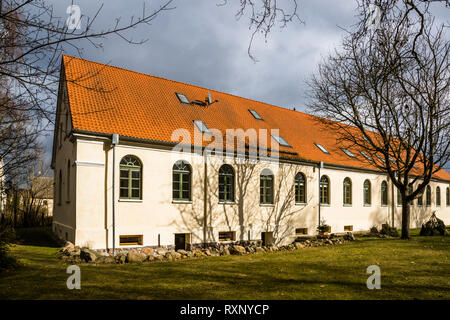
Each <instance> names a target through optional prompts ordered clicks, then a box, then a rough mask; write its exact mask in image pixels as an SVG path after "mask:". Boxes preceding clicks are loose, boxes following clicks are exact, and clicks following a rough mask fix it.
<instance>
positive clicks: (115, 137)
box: [111, 133, 119, 256]
mask: <svg viewBox="0 0 450 320" xmlns="http://www.w3.org/2000/svg"><path fill="white" fill-rule="evenodd" d="M118 143H119V135H118V134H117V133H113V135H112V139H111V144H112V149H113V159H112V197H111V198H112V245H113V256H115V255H116V201H115V199H114V194H115V191H116V184H115V182H116V145H117V144H118Z"/></svg>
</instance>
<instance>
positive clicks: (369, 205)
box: [363, 204, 372, 207]
mask: <svg viewBox="0 0 450 320" xmlns="http://www.w3.org/2000/svg"><path fill="white" fill-rule="evenodd" d="M371 206H372V205H371V204H365V205H363V207H371Z"/></svg>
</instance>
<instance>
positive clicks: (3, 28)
mask: <svg viewBox="0 0 450 320" xmlns="http://www.w3.org/2000/svg"><path fill="white" fill-rule="evenodd" d="M171 2H172V0H167V1H166V2H165V3H164V4H163V5H162V6H161V7H159V8H157V9H155V10H153V11H151V12H147V10H146V8H145V5H144V6H143V9H142V12H141V13H140V14H139V15H138V16H131V17H130V20H129V21H126V22H122V20H121V18H120V17H118V18H115V19H111V20H112V21H113V23H112V25H110V26H106V27H104V28H103V29H100V30H96V29H95V28H94V23H95V21H96V20H97V19H98V17H99V16H100V15H101V12H102V7H103V5H102V6H100V7H99V9H98V11H97V12H95V14H94V15H93V17H92V18H90V17H88V16H84V15H80V16H79V17H77V16H75V17H74V19H75V21H73V22H74V24H75V26H72V25H71V24H70V23H67V21H66V17H64V19H61V18H60V17H58V16H57V15H56V14H55V12H54V8H53V6H52V4H50V3H48V1H45V0H0V158H2V159H3V161H4V172H3V174H4V175H6V176H8V177H9V179H12V177H11V174H13V172H15V173H18V170H17V169H19V168H26V167H27V166H28V165H29V164H30V163H32V162H33V161H35V160H36V159H37V154H38V152H36V150H37V149H39V143H38V137H39V135H40V134H42V133H43V132H45V131H47V130H49V129H51V128H52V127H53V124H54V121H55V105H56V97H57V91H58V84H59V81H60V79H59V72H60V63H61V55H62V53H63V52H64V49H67V48H71V49H72V50H75V51H77V52H78V53H79V55H81V54H82V48H83V43H87V44H89V45H92V46H94V47H95V48H101V47H102V40H103V39H105V38H106V37H108V36H112V35H114V36H118V37H119V38H120V39H122V40H124V41H125V42H127V43H130V44H141V43H143V42H145V41H146V40H145V39H140V40H134V39H132V38H128V37H127V36H126V33H125V32H126V31H127V30H130V29H133V28H136V27H138V26H140V25H148V24H150V22H151V21H152V20H153V19H155V18H156V17H157V16H158V15H159V14H161V13H162V12H163V11H166V10H170V9H172V8H171V7H169V6H170V3H171ZM78 18H79V19H78ZM77 19H78V21H77ZM78 22H79V23H80V24H78ZM78 26H80V28H77V27H78ZM88 76H92V75H88ZM81 80H82V79H81ZM94 89H95V90H100V89H101V88H94ZM19 171H20V170H19Z"/></svg>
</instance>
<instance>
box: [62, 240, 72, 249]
mask: <svg viewBox="0 0 450 320" xmlns="http://www.w3.org/2000/svg"><path fill="white" fill-rule="evenodd" d="M74 247H75V245H74V244H73V243H72V242H70V241H66V243H64V248H70V249H73V248H74Z"/></svg>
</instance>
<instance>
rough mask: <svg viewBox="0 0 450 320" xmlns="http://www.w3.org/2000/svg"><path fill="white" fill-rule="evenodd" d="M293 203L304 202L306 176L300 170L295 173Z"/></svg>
mask: <svg viewBox="0 0 450 320" xmlns="http://www.w3.org/2000/svg"><path fill="white" fill-rule="evenodd" d="M295 203H306V178H305V175H304V174H303V173H301V172H299V173H297V174H296V175H295Z"/></svg>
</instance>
